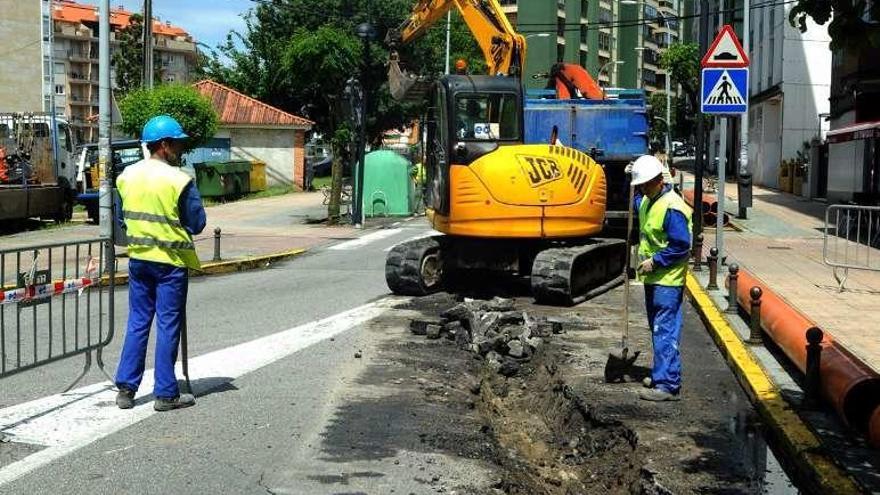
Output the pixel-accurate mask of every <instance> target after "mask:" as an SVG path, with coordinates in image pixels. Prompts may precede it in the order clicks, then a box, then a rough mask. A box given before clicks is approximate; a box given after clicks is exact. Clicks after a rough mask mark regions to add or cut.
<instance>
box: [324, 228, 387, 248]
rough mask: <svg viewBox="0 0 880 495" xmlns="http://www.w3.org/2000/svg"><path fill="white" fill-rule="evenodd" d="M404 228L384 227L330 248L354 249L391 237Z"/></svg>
mask: <svg viewBox="0 0 880 495" xmlns="http://www.w3.org/2000/svg"><path fill="white" fill-rule="evenodd" d="M402 230H403V229H402V228H400V227H398V228H395V229H382V230H377V231H375V232H370V233H369V234H366V235H362V236H360V237H358V238H356V239H352V240H350V241H345V242H341V243H339V244H336V245H334V246H330V247H329V248H328V249H332V250H334V251H351V250H352V249H357V248H360V247H363V246H366V245H367V244H370V243H371V242H376V241H379V240H382V239H385V238H387V237H391V236H393V235H395V234H397V233H398V232H401V231H402Z"/></svg>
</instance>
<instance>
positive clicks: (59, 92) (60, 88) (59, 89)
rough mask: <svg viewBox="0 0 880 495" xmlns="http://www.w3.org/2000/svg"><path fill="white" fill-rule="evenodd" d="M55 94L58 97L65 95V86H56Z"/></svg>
mask: <svg viewBox="0 0 880 495" xmlns="http://www.w3.org/2000/svg"><path fill="white" fill-rule="evenodd" d="M55 94H56V95H63V94H64V85H63V84H56V85H55Z"/></svg>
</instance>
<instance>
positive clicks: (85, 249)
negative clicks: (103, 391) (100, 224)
mask: <svg viewBox="0 0 880 495" xmlns="http://www.w3.org/2000/svg"><path fill="white" fill-rule="evenodd" d="M107 244H108V241H107V240H105V239H86V240H82V241H75V242H65V243H56V244H44V245H39V246H27V247H21V248H12V249H3V250H0V378H4V377H7V376H10V375H14V374H17V373H21V372H23V371H27V370H30V369H33V368H36V367H38V366H42V365H45V364H49V363H53V362H56V361H60V360H62V359H66V358H70V357H73V356H78V355H84V356H85V364H84V366H83V370H82V372H81V373H80V375H79V376H78V377H77V378H76V380H74V381H73V383H71V384H70V386H68V387H67V389H66V390H70V389H71V388H73V386H74V385H76V383H77V382H79V380H81V379H82V377H84V376H85V374H86V373H87V372H88V371H89V369H90V368H91V365H92V352H93V351H94V352H95V354H96V361H97V364H98V367H99V368H100V370H101V371H102V372H103V373H104V375H105V376H107V378H110V376H109V375H108V374H107V371H106V370H105V369H104V362H103V357H102V350H103V348H104V347H105V346H106V345H107V344H109V343H110V341H111V340H112V339H113V333H114V299H113V293H114V289H115V281H114V276H115V273H113V272H112V270H114V269H113V268H111V269H110V270H111V271H110V272H107V273H105V270H107V268H106V267H105V266H104V265H105V263H104V256H105V254H104V253H105V248H107ZM105 275H109V276H108V277H107V278H106V279H104V278H103V277H104V276H105ZM102 279H103V280H104V281H103V282H102ZM111 381H112V379H111Z"/></svg>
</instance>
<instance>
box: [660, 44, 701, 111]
mask: <svg viewBox="0 0 880 495" xmlns="http://www.w3.org/2000/svg"><path fill="white" fill-rule="evenodd" d="M660 66H661V67H662V68H663V70H665V71H666V73H667V74H670V75H671V77H672V81H673V82H674V83H676V84H679V85H681V89H682V90H683V91H684V94H685V96H687V99H688V102H689V103H690V107H691V111H692V112H694V113H696V112H697V111H698V109H699V108H700V101H699V95H698V93H699V90H700V47H699V46H698V45H697V44H696V43H674V44H672V45H669V48H668V49H667V50H666V51H665V52H663V54H662V55H661V56H660Z"/></svg>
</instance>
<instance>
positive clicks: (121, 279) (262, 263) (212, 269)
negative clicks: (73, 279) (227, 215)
mask: <svg viewBox="0 0 880 495" xmlns="http://www.w3.org/2000/svg"><path fill="white" fill-rule="evenodd" d="M306 252H308V249H292V250H290V251H282V252H280V253H272V254H264V255H260V256H249V257H247V258H241V259H237V260H230V261H217V262H213V261H212V262H208V263H205V264H203V265H202V268H200V269H198V270H190V272H189V275H190V277H205V276H208V275H225V274H228V273H235V272H243V271H247V270H256V269H259V268H265V267H268V266H269V265H270V264H272V263H277V262H279V261H285V260H288V259H291V258H295V257H297V256H300V255H302V254H304V253H306ZM114 283H115V284H116V285H126V284H128V273H121V274H117V275H116V276H115V277H114ZM109 284H110V278H109V277H107V276H104V277H103V278H101V285H109Z"/></svg>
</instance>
